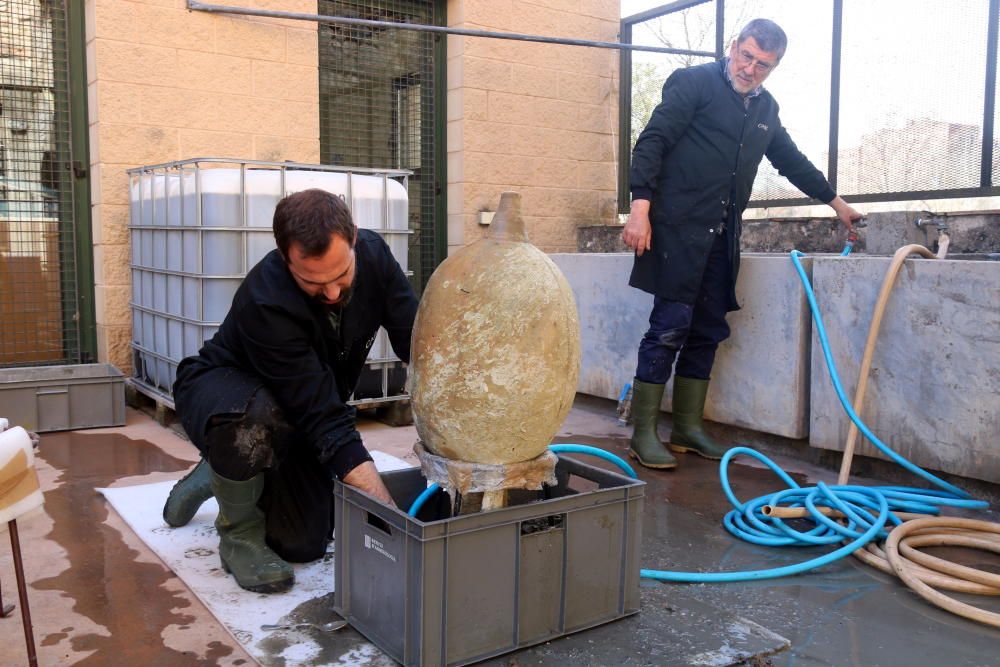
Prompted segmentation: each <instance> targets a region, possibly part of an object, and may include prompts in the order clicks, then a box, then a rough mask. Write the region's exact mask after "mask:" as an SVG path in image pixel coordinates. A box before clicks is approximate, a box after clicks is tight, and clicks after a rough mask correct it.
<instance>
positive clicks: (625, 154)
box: [618, 21, 632, 213]
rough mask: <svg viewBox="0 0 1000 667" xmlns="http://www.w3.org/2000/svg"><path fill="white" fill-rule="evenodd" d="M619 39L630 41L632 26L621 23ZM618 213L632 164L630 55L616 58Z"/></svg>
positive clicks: (623, 207) (627, 196)
mask: <svg viewBox="0 0 1000 667" xmlns="http://www.w3.org/2000/svg"><path fill="white" fill-rule="evenodd" d="M619 38H620V39H623V40H626V41H629V40H631V39H632V24H631V23H626V22H625V21H622V23H621V28H620V31H619ZM618 114H619V122H618V127H619V129H620V132H619V133H618V212H619V213H628V212H629V206H630V201H631V193H630V192H629V189H628V185H629V167H630V166H631V164H632V54H631V53H623V54H622V55H621V57H619V58H618Z"/></svg>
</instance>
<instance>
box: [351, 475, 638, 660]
mask: <svg viewBox="0 0 1000 667" xmlns="http://www.w3.org/2000/svg"><path fill="white" fill-rule="evenodd" d="M556 471H557V477H558V479H559V484H558V485H557V486H556V487H553V488H550V489H547V490H546V492H545V498H547V499H540V500H535V501H534V502H526V503H523V504H513V505H512V506H509V507H506V508H503V509H500V510H495V511H492V512H484V513H479V514H469V515H464V516H458V517H448V518H443V519H438V520H434V519H435V517H440V516H447V515H446V513H447V511H448V508H447V504H448V503H447V496H445V495H444V494H437V495H436V496H434V497H432V498H431V500H430V501H428V503H427V504H426V505H425V506H424V508H423V509H422V510H421V512H420V514H419V516H418V518H416V519H414V518H411V517H409V516H407V515H406V514H405V512H403V511H400V510H397V509H394V508H389V507H386V506H385V505H382V504H381V503H378V502H377V501H375V500H373V499H372V498H370V497H368V496H366V495H364V494H362V493H360V492H359V491H357V490H356V489H353V488H351V487H349V486H345V485H343V484H341V483H340V482H337V483H335V485H334V496H335V508H336V510H335V526H336V529H335V530H336V542H335V544H336V559H335V575H334V577H335V587H334V608H335V609H336V611H337V612H338V613H340V614H341V615H342V616H344V618H346V619H347V620H348V621H350V623H351V625H352V626H354V628H356V629H357V630H358V631H359V632H361V633H362V634H363V635H365V636H366V637H367V638H368V639H369V640H371V641H372V642H374V643H375V644H377V645H378V646H379V648H381V649H382V650H383V651H385V652H386V653H388V654H389V655H390V656H391V657H392V658H394V659H395V660H398V661H399V662H401V663H403V664H404V665H465V664H469V663H472V662H476V661H478V660H483V659H486V658H489V657H491V656H495V655H500V654H502V653H506V652H508V651H513V650H515V649H518V648H522V647H525V646H530V645H533V644H538V643H541V642H544V641H548V640H550V639H553V638H555V637H560V636H562V635H565V634H569V633H571V632H576V631H579V630H584V629H586V628H591V627H594V626H596V625H600V624H602V623H607V622H609V621H614V620H616V619H619V618H623V617H625V616H629V615H631V614H634V613H636V612H638V611H639V547H640V543H641V517H642V506H643V496H644V492H645V489H644V487H645V483H644V482H641V481H639V480H635V479H631V478H628V477H625V476H624V475H620V474H617V473H614V472H608V471H606V470H603V469H601V468H596V467H594V466H590V465H587V464H584V463H580V462H579V461H574V460H572V459H568V458H564V457H560V460H559V464H558V467H557V469H556ZM382 478H383V480H384V481H385V483H386V486H387V487H388V488H389V492H390V493H391V494H392V497H393V500H395V502H396V504H397V505H398V506H399V507H402V508H407V507H409V506H410V505H411V504H412V503H413V501H414V499H416V497H417V496H418V495H419V494H420V492H421V491H423V490H424V489H425V488H426V485H427V482H426V480H425V479H424V477H423V475H422V474H421V472H420V470H419V469H410V470H400V471H394V472H388V473H384V474H383V475H382ZM540 494H541V492H538V493H536V494H529V493H528V492H512V496H514V497H512V503H517V502H518V496H520V498H519V499H520V500H521V501H524V500H526V499H527V498H528V497H529V496H530V497H532V498H538V497H540ZM421 519H424V520H421Z"/></svg>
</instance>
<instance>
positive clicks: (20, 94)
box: [0, 0, 82, 367]
mask: <svg viewBox="0 0 1000 667" xmlns="http://www.w3.org/2000/svg"><path fill="white" fill-rule="evenodd" d="M70 162H71V156H70V114H69V64H68V57H67V17H66V13H65V7H64V5H63V3H60V2H46V1H44V0H6V1H5V2H0V367H13V366H30V365H40V364H48V365H51V364H69V363H78V362H80V361H81V357H82V354H81V345H80V327H79V324H78V321H79V317H78V313H77V303H78V293H77V291H78V285H77V279H76V275H77V273H76V259H75V257H76V243H75V236H74V224H73V184H72V180H71V178H70V172H68V171H67V166H68V165H69V164H70Z"/></svg>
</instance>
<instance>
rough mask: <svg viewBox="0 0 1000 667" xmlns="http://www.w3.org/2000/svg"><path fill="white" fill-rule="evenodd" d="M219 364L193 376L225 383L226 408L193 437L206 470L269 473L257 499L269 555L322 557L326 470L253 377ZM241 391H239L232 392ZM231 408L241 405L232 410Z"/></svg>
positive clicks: (328, 530)
mask: <svg viewBox="0 0 1000 667" xmlns="http://www.w3.org/2000/svg"><path fill="white" fill-rule="evenodd" d="M219 370H220V371H224V372H220V373H219V374H218V376H217V377H215V378H213V377H212V376H213V374H214V373H215V372H214V371H213V372H211V373H208V374H207V375H206V376H205V377H202V378H200V379H199V382H213V380H214V381H222V380H225V381H226V382H225V384H224V386H222V387H219V388H220V389H222V392H221V394H224V395H225V399H224V401H225V403H224V405H225V408H224V409H225V411H224V412H218V413H213V414H212V415H211V417H209V419H208V422H207V424H206V426H205V431H204V434H203V437H201V438H192V440H194V441H195V442H196V444H197V443H199V441H200V444H201V448H202V454H203V455H204V456H205V458H206V459H207V460H208V463H209V465H211V466H212V470H213V471H215V472H216V473H217V474H219V475H221V476H222V477H225V478H226V479H231V480H234V481H245V480H248V479H250V478H251V477H254V476H256V475H258V474H264V475H266V476H267V477H266V484H265V487H264V493H263V495H262V496H261V498H260V501H259V502H258V503H257V505H258V507H260V509H261V510H262V511H263V512H264V514H265V517H266V535H267V544H268V546H269V547H271V549H273V550H274V552H275V553H277V554H278V555H279V556H281V557H282V558H284V559H285V560H287V561H290V562H295V563H305V562H308V561H312V560H316V559H318V558H321V557H322V556H323V554H325V553H326V547H327V544H328V542H329V541H330V538H331V537H332V530H333V480H332V477H331V475H330V473H329V472H327V470H326V468H325V467H324V466H323V465H321V464H320V462H319V460H318V458H317V457H316V454H315V452H314V451H313V450H312V448H310V447H308V446H307V443H306V442H305V441H304V440H303V439H302V438H301V437H300V436H299V434H298V432H297V431H296V430H295V428H294V427H293V426H292V425H291V424H289V423H288V420H287V419H286V418H285V415H284V413H283V412H282V410H281V408H280V407H279V406H278V404H277V401H276V400H275V399H274V395H273V394H272V393H271V392H270V391H269V390H268V389H267V388H266V387H264V386H263V385H261V384H260V382H259V380H257V379H256V378H254V377H253V376H251V375H249V374H247V373H242V372H240V371H234V369H219ZM234 376H236V377H234ZM241 392H242V393H243V394H245V395H242V396H239V395H236V394H240V393H241ZM221 394H220V395H221ZM233 406H245V408H244V409H243V410H241V411H234V408H233ZM182 414H183V413H182Z"/></svg>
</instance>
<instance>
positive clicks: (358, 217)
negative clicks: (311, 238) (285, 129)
mask: <svg viewBox="0 0 1000 667" xmlns="http://www.w3.org/2000/svg"><path fill="white" fill-rule="evenodd" d="M219 162H220V161H219V160H204V161H202V160H189V161H182V162H176V163H170V164H167V165H159V166H157V167H147V168H140V169H135V170H132V171H131V172H130V174H131V183H130V214H131V225H130V229H131V239H132V306H133V347H134V348H135V349H136V350H137V362H138V363H141V364H143V365H144V367H145V368H144V370H145V372H146V373H147V375H150V376H151V381H153V382H154V383H155V384H156V385H157V387H158V389H159V390H160V391H163V392H165V393H167V394H169V388H170V386H171V385H172V384H173V380H174V374H175V372H176V366H177V363H178V362H180V360H181V359H183V358H184V357H186V356H188V355H191V354H195V353H196V352H197V351H198V349H199V348H200V347H201V345H202V343H203V341H204V340H206V339H207V338H210V337H211V336H212V335H214V333H215V331H216V329H217V328H218V325H219V324H220V323H221V322H222V320H223V318H224V317H225V315H226V313H227V312H228V311H229V307H230V304H231V303H232V299H233V296H234V295H235V293H236V290H237V288H238V287H239V285H240V283H241V282H242V280H243V277H244V276H245V275H246V273H247V271H249V270H250V269H251V268H252V267H253V266H254V265H255V264H256V263H257V262H259V261H260V260H261V259H263V257H264V256H265V255H266V254H267V253H268V252H270V251H271V250H273V249H274V248H275V243H274V235H273V233H272V229H271V224H272V218H273V216H274V209H275V207H276V206H277V204H278V201H279V200H280V199H281V198H282V197H283V196H285V195H288V194H292V193H295V192H300V191H302V190H307V189H310V188H320V189H322V190H326V191H327V192H331V193H333V194H336V195H338V196H340V197H342V198H343V199H344V201H345V202H347V204H348V206H349V208H350V209H351V213H352V216H353V218H354V222H355V224H357V226H358V227H361V228H366V229H373V230H376V231H378V232H379V233H380V234H382V236H383V238H385V240H386V243H387V244H388V245H389V248H390V250H391V251H392V253H393V256H394V257H395V258H396V261H398V262H399V264H400V266H401V267H402V268H403V270H404V271H406V270H407V255H408V245H409V234H410V231H409V206H408V193H407V190H406V187H405V185H404V183H403V182H401V180H402V177H403V175H404V174H405V172H389V171H387V172H378V173H367V170H366V173H354V172H351V171H347V170H344V171H331V170H329V168H322V167H315V168H309V167H308V166H303V165H294V166H288V165H284V164H281V163H268V164H263V163H244V164H243V165H242V166H241V163H239V162H231V161H230V162H226V163H224V166H219ZM231 165H235V166H231ZM368 359H369V362H370V363H375V362H380V361H385V360H389V359H394V356H393V355H392V351H391V348H390V347H389V345H388V338H387V336H386V334H385V332H384V331H380V332H379V335H378V337H377V338H376V341H375V344H374V346H373V347H372V350H371V353H370V354H369V357H368Z"/></svg>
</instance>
